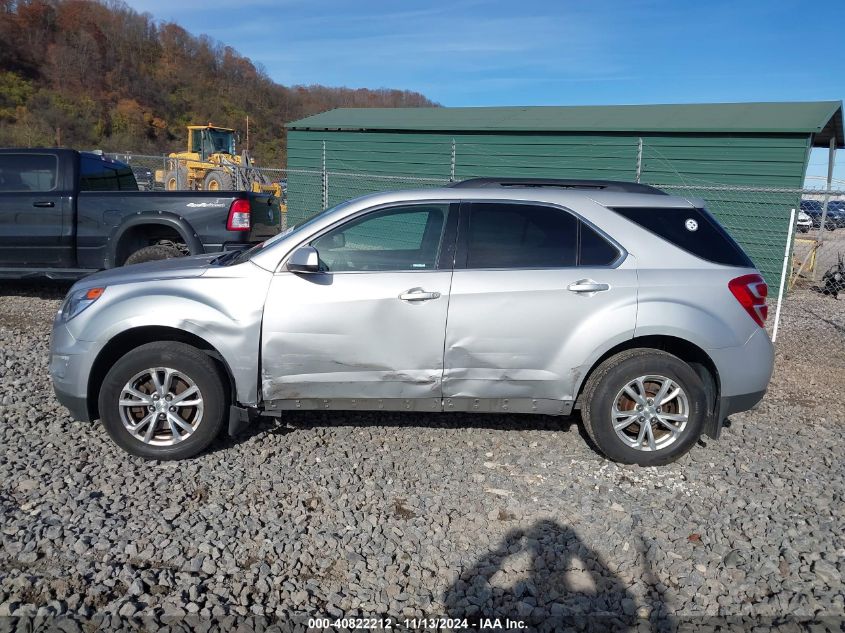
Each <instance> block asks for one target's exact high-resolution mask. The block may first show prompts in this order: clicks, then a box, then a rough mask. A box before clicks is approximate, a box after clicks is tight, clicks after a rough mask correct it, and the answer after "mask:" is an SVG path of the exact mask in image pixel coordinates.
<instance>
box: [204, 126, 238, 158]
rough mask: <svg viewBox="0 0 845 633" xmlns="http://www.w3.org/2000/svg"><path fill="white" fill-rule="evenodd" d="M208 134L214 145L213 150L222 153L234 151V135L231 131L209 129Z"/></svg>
mask: <svg viewBox="0 0 845 633" xmlns="http://www.w3.org/2000/svg"><path fill="white" fill-rule="evenodd" d="M208 135H209V137H210V138H211V143H212V145H213V146H214V151H215V152H220V153H223V154H234V153H235V137H234V134H232V133H231V132H224V131H223V130H209V131H208Z"/></svg>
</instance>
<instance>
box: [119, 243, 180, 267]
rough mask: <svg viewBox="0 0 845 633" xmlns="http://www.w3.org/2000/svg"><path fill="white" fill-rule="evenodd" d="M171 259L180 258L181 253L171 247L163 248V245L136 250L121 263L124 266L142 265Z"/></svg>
mask: <svg viewBox="0 0 845 633" xmlns="http://www.w3.org/2000/svg"><path fill="white" fill-rule="evenodd" d="M173 257H182V253H181V252H179V249H178V248H175V247H173V246H165V245H164V244H153V245H152V246H145V247H144V248H141V249H138V250H137V251H135V252H134V253H132V254H131V255H130V256H129V257H127V258H126V261H125V262H123V263H124V265H125V266H128V265H129V264H142V263H144V262H154V261H156V260H159V259H172V258H173Z"/></svg>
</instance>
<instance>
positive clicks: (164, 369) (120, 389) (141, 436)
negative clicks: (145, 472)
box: [99, 342, 226, 460]
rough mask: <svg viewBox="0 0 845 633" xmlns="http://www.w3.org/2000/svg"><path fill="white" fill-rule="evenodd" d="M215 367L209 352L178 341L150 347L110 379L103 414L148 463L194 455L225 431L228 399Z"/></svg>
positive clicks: (126, 359) (122, 442) (123, 362)
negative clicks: (152, 460) (224, 424)
mask: <svg viewBox="0 0 845 633" xmlns="http://www.w3.org/2000/svg"><path fill="white" fill-rule="evenodd" d="M224 394H225V390H224V386H223V382H222V380H221V378H220V374H219V372H218V370H217V367H216V366H215V364H214V361H212V360H211V359H210V358H209V357H208V356H207V355H206V354H205V353H203V352H202V351H200V350H198V349H196V348H194V347H191V346H190V345H186V344H184V343H176V342H160V343H148V344H147V345H142V346H141V347H138V348H136V349H134V350H132V351H130V352H129V353H127V354H126V355H125V356H123V357H122V358H121V359H120V360H118V361H117V363H115V365H114V366H113V367H112V368H111V370H110V371H109V372H108V374H107V375H106V378H105V380H104V381H103V386H102V389H101V391H100V399H99V405H100V415H101V417H102V420H103V425H104V426H105V428H106V431H108V433H109V435H110V436H111V437H112V439H113V440H114V441H115V442H116V443H117V444H118V445H119V446H121V447H122V448H123V449H124V450H126V451H128V452H129V453H132V454H133V455H138V456H140V457H145V458H148V459H160V460H169V459H183V458H186V457H191V456H193V455H196V454H197V453H199V452H201V451H202V450H203V449H205V448H206V447H207V446H208V445H209V444H210V443H211V441H212V440H213V439H214V438H215V437H217V435H218V434H219V432H220V430H221V429H222V428H223V422H224V418H225V415H224V414H225V411H226V399H225V395H224Z"/></svg>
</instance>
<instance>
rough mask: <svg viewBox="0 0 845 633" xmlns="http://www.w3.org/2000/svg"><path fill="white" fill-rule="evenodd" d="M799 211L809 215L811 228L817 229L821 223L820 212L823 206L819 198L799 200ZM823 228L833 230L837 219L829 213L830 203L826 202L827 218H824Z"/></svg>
mask: <svg viewBox="0 0 845 633" xmlns="http://www.w3.org/2000/svg"><path fill="white" fill-rule="evenodd" d="M801 211H803V212H804V213H806V214H807V215H808V216H810V220H811V221H812V223H813V228H814V229H817V228H819V227H820V226H821V224H822V212H823V206H822V203H821V201H820V200H802V201H801ZM824 228H826V229H827V230H828V231H833V230H834V229H836V228H837V221H836V219H835V218H834V217H833V216H831V214H830V205H829V204H828V214H827V218H826V219H825V223H824Z"/></svg>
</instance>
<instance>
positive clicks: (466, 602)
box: [0, 284, 845, 630]
mask: <svg viewBox="0 0 845 633" xmlns="http://www.w3.org/2000/svg"><path fill="white" fill-rule="evenodd" d="M65 289H66V287H61V286H45V285H32V284H31V285H8V284H5V285H4V286H3V289H2V290H0V446H2V451H0V507H2V526H0V544H2V547H0V616H2V615H9V614H12V615H15V614H17V615H21V614H28V613H29V614H32V613H40V614H42V615H47V614H72V615H74V616H77V617H79V618H82V619H85V618H89V617H91V616H95V615H102V614H115V615H119V616H121V617H122V618H126V617H128V616H136V617H141V616H145V617H146V616H150V617H154V618H157V619H158V620H159V621H162V620H164V621H167V618H168V617H170V616H176V618H177V620H178V618H179V617H181V616H185V615H189V614H197V615H198V616H201V619H205V620H207V619H209V618H211V617H213V618H217V619H218V621H224V622H225V620H220V618H225V617H226V616H237V615H270V616H289V615H292V614H300V615H308V616H321V617H334V616H340V615H344V614H345V615H348V616H349V615H364V614H366V615H372V614H391V615H393V616H395V617H396V616H418V617H419V616H429V617H433V616H446V615H451V616H463V615H473V614H478V613H484V614H487V615H491V616H492V615H500V616H505V615H509V616H511V617H512V618H513V617H519V618H521V619H524V620H525V621H527V622H534V623H540V622H543V621H544V620H546V618H548V616H550V615H551V616H558V615H568V616H571V615H574V614H585V613H593V614H596V613H605V612H608V613H613V614H627V615H628V616H639V618H641V619H642V620H641V626H647V625H648V623H649V620H650V621H651V623H652V624H653V623H654V622H655V620H656V619H658V618H661V617H664V616H672V617H673V618H676V619H681V620H682V619H686V620H692V621H694V620H695V618H698V617H700V616H705V615H755V616H764V617H767V616H776V615H784V614H791V615H793V616H799V617H816V618H819V617H827V616H831V617H839V618H842V617H843V616H845V588H843V579H845V503H843V502H845V499H843V492H845V460H843V455H845V404H843V403H845V299H842V300H840V301H835V300H834V299H832V298H830V297H824V296H821V295H818V294H815V293H812V292H809V291H798V292H796V293H794V294H793V295H792V296H790V297H789V299H788V303H787V305H786V307H785V308H784V315H783V321H782V325H781V331H780V333H779V337H780V340H779V342H778V354H777V356H778V358H777V367H776V370H775V376H774V379H773V382H772V385H771V390H770V392H769V395H768V396H767V397H766V399H765V400H764V402H763V403H762V405H761V406H760V408H759V409H758V410H756V411H754V412H751V413H746V414H742V415H736V416H734V418H733V419H732V425H731V426H730V428H728V429H726V430H725V431H724V433H723V436H722V438H721V440H720V441H718V442H716V441H711V440H706V446H702V445H699V446H697V447H696V448H694V449H693V451H692V453H691V454H689V455H688V456H686V457H685V458H683V459H682V460H681V461H680V462H678V463H676V464H673V465H671V466H666V467H661V468H638V467H628V466H619V465H616V464H613V463H611V462H608V461H606V460H604V459H603V458H602V457H600V456H599V454H598V453H596V452H595V451H593V450H592V449H591V448H590V447H589V446H588V445H587V443H586V442H585V439H584V436H583V434H582V433H580V432H579V427H578V425H577V424H576V423H575V422H574V421H567V420H563V421H562V420H559V419H555V418H532V417H519V416H488V417H479V416H471V415H457V414H451V415H448V416H435V415H419V414H398V413H396V414H394V413H385V414H373V413H354V414H353V413H326V414H320V413H311V412H308V413H306V412H298V413H295V414H294V413H291V414H290V415H289V416H287V418H286V419H285V424H284V425H282V424H276V423H272V422H270V421H267V422H265V423H262V424H261V425H259V426H258V427H256V428H254V429H252V431H251V432H250V433H248V434H247V435H246V436H244V437H242V438H239V439H238V440H237V441H233V440H229V439H225V440H224V439H221V440H219V441H218V442H217V444H215V445H214V447H213V449H212V450H211V451H210V452H207V453H206V454H204V455H202V456H200V457H198V458H195V459H192V460H190V461H185V462H179V463H156V462H144V461H142V460H140V459H138V458H134V457H131V456H129V455H126V454H125V453H123V452H122V451H120V450H119V449H118V448H117V447H115V446H114V445H113V444H112V443H111V442H110V441H109V439H108V438H107V436H106V434H105V432H104V431H103V430H102V429H101V428H100V427H99V425H98V424H97V423H94V424H87V423H81V422H75V421H72V420H71V419H70V418H69V416H68V414H67V412H66V411H65V410H64V409H63V408H62V407H61V406H60V405H59V404H58V403H57V402H56V400H55V398H54V396H53V394H52V391H51V387H50V383H49V379H48V376H47V364H48V346H49V330H50V322H51V320H52V317H53V314H54V313H55V311H56V309H57V307H58V304H59V300H60V298H61V296H62V295H63V293H64V291H65ZM0 628H2V627H0ZM224 628H225V627H224ZM69 630H72V629H69Z"/></svg>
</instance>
